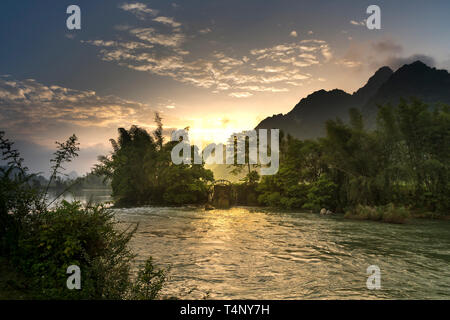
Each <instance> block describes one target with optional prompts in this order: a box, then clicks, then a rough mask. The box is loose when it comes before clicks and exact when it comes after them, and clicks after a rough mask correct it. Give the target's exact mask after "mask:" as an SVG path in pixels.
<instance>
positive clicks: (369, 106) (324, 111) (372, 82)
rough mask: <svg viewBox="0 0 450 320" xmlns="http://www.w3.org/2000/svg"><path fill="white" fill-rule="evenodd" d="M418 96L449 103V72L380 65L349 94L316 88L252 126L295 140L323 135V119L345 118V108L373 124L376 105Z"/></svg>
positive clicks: (421, 65) (416, 66) (432, 102)
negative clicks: (277, 131)
mask: <svg viewBox="0 0 450 320" xmlns="http://www.w3.org/2000/svg"><path fill="white" fill-rule="evenodd" d="M413 97H414V98H419V99H421V100H422V101H424V102H426V103H429V104H430V105H435V104H437V103H446V104H450V74H449V73H448V71H446V70H437V69H436V68H431V67H429V66H427V65H426V64H424V63H423V62H421V61H416V62H414V63H411V64H407V65H404V66H402V67H401V68H399V69H398V70H397V71H395V72H394V71H392V69H391V68H389V67H382V68H380V69H379V70H378V71H377V72H375V74H374V75H373V76H372V77H371V78H370V79H369V80H368V82H367V83H366V85H364V86H363V87H362V88H360V89H359V90H357V91H356V92H354V93H353V94H349V93H347V92H345V91H342V90H339V89H334V90H330V91H326V90H319V91H316V92H314V93H312V94H310V95H308V96H307V97H306V98H303V99H301V100H300V102H299V103H298V104H297V105H296V106H295V107H294V108H293V109H292V110H291V111H290V112H288V113H287V114H284V115H283V114H277V115H273V116H271V117H268V118H266V119H264V120H263V121H261V122H260V123H259V124H258V126H257V127H256V129H280V130H283V131H284V132H285V133H289V134H291V135H292V136H294V137H296V138H299V139H313V138H317V137H321V136H324V135H325V122H326V120H329V119H336V118H340V119H342V120H344V121H347V120H348V110H349V109H350V108H359V109H360V110H361V111H362V113H363V114H364V116H365V120H366V123H369V124H371V123H374V121H375V118H376V114H377V109H378V107H377V106H378V105H381V104H386V103H391V104H393V105H395V104H397V103H398V102H399V101H400V99H401V98H405V99H409V98H413Z"/></svg>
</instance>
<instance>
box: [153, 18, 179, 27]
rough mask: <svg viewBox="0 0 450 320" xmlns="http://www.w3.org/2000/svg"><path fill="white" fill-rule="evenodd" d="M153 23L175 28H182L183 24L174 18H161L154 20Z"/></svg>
mask: <svg viewBox="0 0 450 320" xmlns="http://www.w3.org/2000/svg"><path fill="white" fill-rule="evenodd" d="M153 21H156V22H159V23H162V24H166V25H169V26H171V27H173V28H178V27H180V26H181V23H179V22H176V21H175V20H174V19H173V18H170V17H163V16H159V17H156V18H155V19H153Z"/></svg>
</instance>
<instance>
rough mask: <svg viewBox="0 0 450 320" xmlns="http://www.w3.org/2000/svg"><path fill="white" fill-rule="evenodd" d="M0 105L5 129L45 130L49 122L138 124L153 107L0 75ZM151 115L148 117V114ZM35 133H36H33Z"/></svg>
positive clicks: (64, 123)
mask: <svg viewBox="0 0 450 320" xmlns="http://www.w3.org/2000/svg"><path fill="white" fill-rule="evenodd" d="M0 108H1V110H2V117H3V119H2V122H3V125H2V126H3V127H5V129H12V130H13V131H19V132H20V131H24V130H25V131H26V130H29V128H32V129H33V130H32V131H34V132H35V130H44V131H45V130H47V128H48V126H49V125H68V124H70V125H76V126H82V127H92V126H94V127H117V126H118V125H124V124H130V125H131V124H132V123H142V119H147V118H149V115H152V113H153V110H152V108H150V106H149V105H147V104H142V103H138V102H135V101H129V100H125V99H121V98H119V97H117V96H113V95H108V96H100V95H98V94H97V93H96V92H95V91H91V90H74V89H70V88H65V87H61V86H57V85H45V84H42V83H40V82H38V81H36V80H34V79H25V80H15V79H12V78H11V77H4V76H2V77H0ZM150 118H151V117H150ZM35 133H36V132H35Z"/></svg>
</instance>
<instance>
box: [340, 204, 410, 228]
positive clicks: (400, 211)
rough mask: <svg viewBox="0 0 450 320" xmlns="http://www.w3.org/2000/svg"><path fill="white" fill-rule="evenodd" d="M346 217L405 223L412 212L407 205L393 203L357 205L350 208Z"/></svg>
mask: <svg viewBox="0 0 450 320" xmlns="http://www.w3.org/2000/svg"><path fill="white" fill-rule="evenodd" d="M344 217H345V218H348V219H358V220H373V221H383V222H390V223H404V222H405V221H406V220H407V219H408V218H410V217H411V214H410V212H409V211H408V209H406V208H405V207H395V206H394V205H393V204H388V205H386V206H378V207H371V206H363V205H357V206H356V207H354V208H352V209H350V210H348V211H347V212H346V213H345V215H344Z"/></svg>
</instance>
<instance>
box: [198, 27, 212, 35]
mask: <svg viewBox="0 0 450 320" xmlns="http://www.w3.org/2000/svg"><path fill="white" fill-rule="evenodd" d="M211 31H212V30H211V29H210V28H204V29H200V30H198V33H200V34H207V33H210V32H211Z"/></svg>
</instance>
